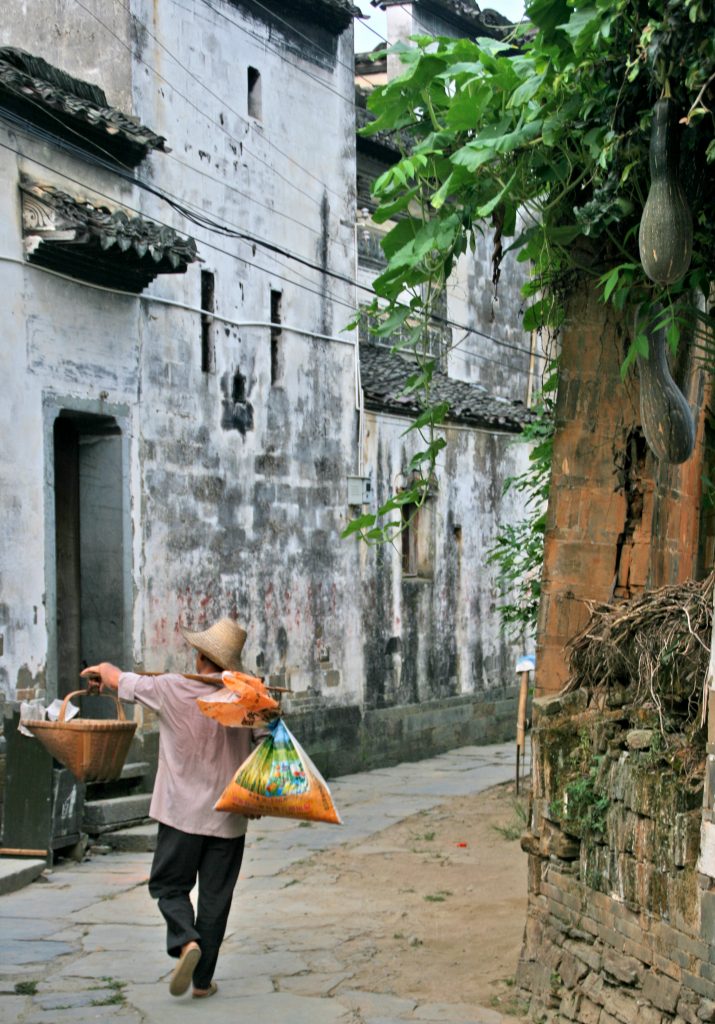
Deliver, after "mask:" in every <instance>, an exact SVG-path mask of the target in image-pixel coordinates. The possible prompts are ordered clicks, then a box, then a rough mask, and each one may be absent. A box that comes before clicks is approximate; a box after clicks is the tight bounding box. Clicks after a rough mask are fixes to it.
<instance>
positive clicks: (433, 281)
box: [344, 0, 715, 543]
mask: <svg viewBox="0 0 715 1024" xmlns="http://www.w3.org/2000/svg"><path fill="white" fill-rule="evenodd" d="M392 52H393V53H399V56H400V58H401V60H402V62H403V64H404V71H403V73H402V74H401V75H400V76H399V77H397V78H395V79H393V80H392V81H390V82H388V83H387V84H386V85H384V86H381V87H380V88H377V89H375V90H374V91H373V92H372V94H371V95H370V97H369V100H368V106H369V108H370V110H371V111H372V114H373V115H374V121H373V122H372V123H371V124H369V125H368V126H367V127H365V128H364V129H363V132H364V133H365V134H366V135H370V134H374V133H378V132H390V133H395V137H399V138H401V139H408V140H409V146H406V147H405V149H404V153H403V156H402V159H401V160H399V161H398V162H397V163H396V164H394V166H392V167H390V168H389V169H388V170H387V171H386V172H385V173H384V174H383V175H382V176H381V177H380V178H379V179H378V180H377V181H376V182H375V185H374V197H375V198H376V200H377V201H378V205H377V210H376V212H375V214H374V219H375V220H376V221H377V222H378V223H382V224H389V225H391V226H390V229H389V231H388V232H387V234H386V235H385V237H384V239H383V242H382V245H383V250H384V254H385V257H386V259H387V266H386V267H385V269H384V270H383V272H382V273H381V274H380V275H379V276H378V277H377V278H376V280H375V281H374V290H375V293H376V298H375V300H374V301H373V303H372V305H371V307H369V309H368V313H369V315H370V317H371V318H372V319H373V320H374V321H376V322H377V323H378V324H379V326H378V328H377V330H378V333H380V334H382V335H383V336H384V337H387V338H389V337H390V336H391V334H392V333H393V332H394V331H395V330H396V329H397V328H398V327H400V328H404V329H403V330H401V333H400V341H399V347H400V349H406V350H408V351H411V352H413V353H414V354H415V356H416V358H417V368H416V372H415V375H414V376H413V378H412V380H411V381H410V384H409V387H411V388H412V389H414V390H416V391H420V392H421V395H422V412H421V414H420V416H419V418H418V419H417V420H416V421H415V423H413V424H412V427H411V428H410V429H411V430H417V431H421V432H423V433H424V440H425V443H424V446H423V447H422V449H421V450H420V452H418V454H417V455H416V456H415V457H414V458H413V462H412V465H411V471H414V474H415V475H414V486H413V487H412V489H411V490H410V489H407V490H403V491H401V492H400V493H399V494H393V495H391V496H390V497H389V498H388V499H387V500H386V501H383V503H382V504H381V505H380V508H379V509H378V511H377V513H375V514H372V513H371V514H369V515H365V516H361V517H359V518H357V519H356V520H354V521H353V522H352V523H350V524H349V525H348V527H347V529H346V530H345V531H344V535H345V536H347V535H350V534H357V535H358V536H361V537H362V538H364V539H366V540H368V542H370V543H380V542H381V541H383V540H389V539H391V538H392V537H394V535H395V531H399V530H400V529H401V528H402V526H403V522H402V518H401V516H399V515H395V512H396V511H398V510H399V509H400V507H401V504H402V503H407V504H410V505H417V504H419V502H420V501H423V500H424V497H425V495H426V494H427V493H428V491H429V488H430V486H431V483H430V482H431V481H432V480H433V479H434V475H435V472H436V468H437V463H438V459H439V456H440V452H441V451H442V448H443V447H444V443H443V439H442V437H441V436H440V429H439V428H440V425H441V424H442V423H444V421H445V418H446V417H447V415H448V410H447V409H446V408H445V407H444V406H443V405H437V404H433V403H432V401H431V398H430V381H431V379H432V374H433V372H434V366H435V362H434V358H433V357H432V356H430V354H429V348H428V346H427V345H426V343H425V339H426V337H427V335H428V331H429V329H430V325H431V324H433V323H434V321H435V318H436V317H437V316H438V313H437V311H436V307H435V298H436V296H437V295H438V294H439V293H440V290H441V289H442V288H443V287H444V285H445V283H446V282H447V281H448V280H449V278H450V274H451V273H452V271H453V270H454V268H455V266H456V263H457V261H458V260H459V258H460V257H461V256H463V255H464V254H465V253H467V252H469V251H470V250H472V251H473V250H474V249H475V247H476V243H477V238H478V236H479V235H480V234H482V233H485V232H486V233H487V234H488V236H489V237H492V236H493V235H494V234H495V235H496V240H497V242H498V248H499V250H501V249H502V247H503V250H504V252H506V251H510V250H511V251H514V252H515V253H516V256H517V259H518V260H519V261H522V262H524V263H525V264H527V266H528V268H529V277H528V281H527V283H526V284H525V285H524V287H523V296H524V299H525V312H524V318H523V326H524V328H525V330H527V331H529V330H538V329H540V328H546V329H548V330H550V331H552V332H554V331H558V329H559V328H560V326H561V325H562V323H563V319H564V310H565V304H566V301H567V299H568V296H569V294H570V293H571V292H572V291H573V289H574V288H575V287H576V286H577V285H579V283H580V282H583V281H584V280H591V281H592V282H593V283H594V284H595V286H596V287H597V288H598V289H599V291H600V295H601V297H602V300H603V302H604V303H608V304H610V305H611V306H612V307H614V308H615V309H616V310H617V311H618V312H619V313H622V314H623V318H624V322H627V323H628V324H635V325H636V326H635V327H634V328H633V329H632V332H631V337H630V343H629V347H628V350H627V353H626V355H625V359H624V362H623V367H622V373H623V376H624V377H625V376H626V375H627V374H628V373H629V372H630V371H631V368H632V367H633V365H634V364H635V363H636V361H637V360H638V359H639V358H640V359H641V360H647V358H648V354H649V351H650V347H651V346H650V343H649V337H650V336H651V332H652V329H654V328H655V329H661V328H662V329H663V330H664V331H665V335H666V339H667V343H668V345H669V347H670V349H671V350H673V351H674V350H676V349H677V347H678V345H679V343H680V341H681V338H683V337H687V339H688V341H689V343H691V344H692V345H693V346H694V347H695V348H696V349H706V348H707V347H708V346H709V345H710V344H711V328H712V325H713V320H712V318H711V317H710V315H709V308H708V303H709V302H710V300H711V294H712V291H711V290H712V285H713V279H714V277H715V229H714V228H715V187H713V186H714V185H715V172H714V168H715V118H714V116H713V110H715V11H714V10H713V3H712V0H590V2H583V3H582V2H579V0H527V3H526V19H525V21H524V22H523V23H522V24H521V25H519V26H517V27H516V28H515V29H514V31H513V32H512V34H511V35H510V36H509V37H508V38H505V39H504V40H502V41H495V40H492V39H477V40H475V41H474V40H467V39H450V38H444V37H441V38H437V39H433V38H427V37H416V38H413V39H412V40H411V41H410V42H409V44H400V45H398V46H395V47H394V48H393V51H392ZM664 97H667V98H664ZM659 102H660V103H661V104H663V103H665V104H666V105H667V110H666V108H659V107H658V104H659ZM654 108H655V114H654ZM664 113H667V118H666V120H667V123H668V131H669V133H670V134H669V136H668V143H667V145H666V147H665V152H664V156H665V175H666V179H667V180H668V183H669V184H673V183H675V184H677V190H678V193H679V195H680V197H681V198H682V200H683V202H684V203H685V204H686V206H687V209H688V211H689V212H690V215H691V218H692V242H690V240H689V237H688V238H686V237H685V235H688V236H689V229H688V227H687V224H685V222H684V220H683V218H681V219H680V221H678V218H675V221H676V222H677V223H675V226H674V227H671V228H670V229H668V230H670V231H671V235H670V238H669V239H668V240H669V241H670V242H671V243H672V244H673V246H674V247H675V248H679V249H681V250H684V249H689V250H690V253H689V259H688V260H683V259H681V261H680V263H679V265H678V272H677V274H675V273H668V274H667V275H665V276H663V275H662V274H661V275H659V274H656V275H655V280H654V279H653V277H652V275H651V276H648V273H647V272H646V271H647V269H648V268H647V267H646V268H645V269H644V266H643V264H642V262H641V253H640V252H639V244H638V234H639V228H640V225H641V218H642V214H643V210H644V206H646V200H647V198H648V195H649V192H650V191H651V173H650V165H651V164H652V155H651V130H652V126H653V122H654V117H655V119H656V124H657V123H658V118H659V117H662V116H663V115H664ZM653 130H654V131H656V129H653ZM676 143H677V149H678V150H679V159H678V161H677V166H676V163H675V157H674V156H673V152H674V150H675V148H676ZM669 161H670V162H669ZM657 163H658V167H659V168H660V162H658V161H657ZM655 205H656V207H657V205H658V202H657V197H656V200H655ZM681 212H682V211H681ZM659 223H660V222H659ZM658 230H661V228H660V227H659V228H658ZM651 248H652V247H651ZM647 262H648V259H647V257H646V263H647Z"/></svg>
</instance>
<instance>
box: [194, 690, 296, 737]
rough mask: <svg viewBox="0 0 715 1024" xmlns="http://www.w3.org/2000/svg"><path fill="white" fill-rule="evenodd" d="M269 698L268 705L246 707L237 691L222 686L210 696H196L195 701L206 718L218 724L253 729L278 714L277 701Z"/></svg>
mask: <svg viewBox="0 0 715 1024" xmlns="http://www.w3.org/2000/svg"><path fill="white" fill-rule="evenodd" d="M270 699H271V701H272V704H271V706H269V707H266V708H252V707H246V704H245V702H244V701H242V700H241V698H240V697H239V695H238V694H237V693H234V691H233V690H229V689H228V687H226V686H224V688H223V689H222V690H217V692H216V693H212V694H211V696H210V697H198V698H197V700H196V703H197V704H198V706H199V710H200V711H201V712H202V713H203V714H204V715H206V717H207V718H213V720H214V721H215V722H218V723H219V725H226V726H229V727H234V728H235V727H237V726H238V727H242V728H245V729H253V728H255V727H257V726H263V725H265V724H266V722H270V721H271V720H272V719H274V718H275V717H276V716H277V715H278V714H279V707H278V703H277V702H276V701H274V700H273V698H270Z"/></svg>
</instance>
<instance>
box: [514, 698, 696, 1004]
mask: <svg viewBox="0 0 715 1024" xmlns="http://www.w3.org/2000/svg"><path fill="white" fill-rule="evenodd" d="M619 699H621V698H619ZM534 717H535V727H534V734H533V741H534V773H533V794H532V813H531V817H530V827H529V831H528V832H527V833H526V834H525V836H524V837H523V839H522V846H523V847H524V849H525V850H526V851H527V853H528V855H529V903H528V914H527V924H526V929H525V938H524V949H523V952H522V957H521V960H520V964H519V969H518V974H517V984H518V986H519V987H520V988H521V989H522V994H524V995H525V996H526V997H527V998H528V999H529V1001H530V1015H531V1017H532V1019H534V1020H538V1021H541V1022H545V1024H569V1022H575V1021H578V1022H580V1024H699V1022H701V1021H715V946H714V945H713V944H712V943H713V937H714V936H715V931H714V928H715V882H714V881H713V878H712V877H711V875H710V874H709V873H708V874H706V873H705V870H706V866H705V865H704V863H703V858H702V856H701V852H700V830H701V822H702V817H703V815H702V787H701V786H700V782H701V781H702V780H699V781H698V780H695V781H694V782H693V781H690V782H688V781H686V780H685V779H684V778H683V777H680V776H677V775H675V774H674V773H673V772H671V771H669V770H668V769H667V767H664V766H663V765H662V764H661V763H660V762H659V760H658V756H657V748H658V742H657V731H656V730H653V729H650V728H638V726H639V725H643V721H642V719H643V717H644V716H643V712H642V709H638V708H629V707H627V706H623V705H621V706H618V700H615V701H614V703H613V706H609V705H608V704H607V705H606V706H605V707H604V706H603V705H600V706H595V705H593V706H591V707H589V706H588V695H587V693H586V691H585V690H580V691H576V692H575V693H572V694H569V695H567V696H565V697H551V698H541V699H537V700H536V701H535V704H534ZM584 780H586V781H584Z"/></svg>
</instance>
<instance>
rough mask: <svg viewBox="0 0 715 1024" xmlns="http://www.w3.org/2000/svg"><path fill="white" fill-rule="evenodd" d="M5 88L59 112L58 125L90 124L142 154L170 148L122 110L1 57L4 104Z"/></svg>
mask: <svg viewBox="0 0 715 1024" xmlns="http://www.w3.org/2000/svg"><path fill="white" fill-rule="evenodd" d="M3 92H4V93H6V94H9V95H10V96H12V97H14V98H15V99H16V100H17V101H20V102H22V103H24V104H26V105H28V106H29V107H30V108H32V107H33V106H35V107H36V108H39V110H45V111H47V113H48V116H54V115H59V116H60V118H61V120H60V122H59V124H58V127H60V126H61V125H62V123H63V121H64V122H67V121H70V122H72V121H73V122H75V123H76V124H78V125H80V126H82V127H83V128H84V129H85V131H86V129H87V128H89V129H90V130H91V131H92V132H93V133H96V134H97V135H99V136H105V137H106V138H107V139H108V140H109V141H110V142H112V143H113V144H114V145H116V140H117V139H121V141H122V142H123V143H125V144H126V145H127V146H129V147H130V148H133V149H136V150H138V151H139V153H138V155H139V156H141V157H142V158H143V156H146V154H147V153H148V152H149V151H150V150H153V149H154V150H160V151H162V152H169V150H168V148H167V146H166V140H165V138H164V137H163V136H162V135H157V133H156V132H153V131H152V130H151V129H150V128H148V127H146V125H142V124H139V123H138V122H136V121H134V120H133V119H132V118H130V117H129V116H128V115H127V114H125V113H123V112H122V111H121V110H117V109H116V108H115V107H102V106H100V105H98V104H96V103H94V102H92V101H91V100H89V99H85V98H82V97H80V96H76V95H73V94H71V93H68V92H65V91H64V90H62V89H60V88H59V87H58V86H56V85H54V84H52V83H50V82H46V81H44V80H43V79H40V78H36V77H34V76H32V75H29V74H27V73H26V72H24V71H21V70H19V69H18V68H16V67H14V66H13V65H12V64H9V63H8V62H7V61H3V60H1V59H0V107H1V106H2V105H3V104H2V93H3ZM30 113H32V110H31V109H30ZM70 130H71V128H70ZM137 162H138V161H137Z"/></svg>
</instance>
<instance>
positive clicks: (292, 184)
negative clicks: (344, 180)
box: [75, 0, 343, 206]
mask: <svg viewBox="0 0 715 1024" xmlns="http://www.w3.org/2000/svg"><path fill="white" fill-rule="evenodd" d="M75 2H76V3H77V4H78V5H79V6H80V7H81V8H82V9H83V10H85V11H86V12H87V14H89V15H90V16H91V17H92V18H94V19H95V21H97V22H99V24H100V25H102V26H103V27H104V28H105V29H106V30H107V32H109V34H110V35H111V36H113V37H114V38H115V39H116V40H117V41H118V42H119V43H120V45H121V46H123V47H124V48H125V49H126V50H128V51H129V53H131V54H132V57H133V58H134V59H136V60H138V61H139V62H140V63H141V64H143V65H144V66H145V67H146V68H148V69H149V71H151V72H152V73H153V74H154V75H156V77H157V78H159V79H160V80H161V81H162V82H164V83H166V85H168V86H169V88H170V89H172V90H173V91H174V92H175V93H176V95H177V96H180V97H181V98H182V99H183V100H184V102H185V103H188V104H189V106H190V107H191V108H192V109H193V110H195V111H196V112H197V113H199V114H201V116H202V117H205V118H206V120H207V121H208V122H209V123H210V124H212V125H214V126H215V127H216V128H218V129H219V131H220V132H222V133H223V134H224V135H226V137H227V138H229V139H230V140H231V141H232V142H234V143H236V144H238V145H239V146H241V147H243V142H242V140H241V139H237V138H235V136H233V135H231V133H230V132H229V131H228V130H227V129H226V128H225V127H224V126H223V125H222V124H221V123H220V122H219V121H215V120H214V119H213V118H212V117H210V116H209V115H208V114H207V113H206V111H205V110H204V109H202V108H201V107H199V106H197V105H196V104H195V103H194V102H193V100H191V99H189V97H188V96H186V95H185V94H184V93H182V92H181V90H180V89H178V88H177V87H176V86H175V85H174V84H173V83H172V82H170V81H169V79H168V78H166V77H165V76H164V75H162V74H161V72H160V71H157V70H156V68H155V67H153V66H152V65H151V64H148V63H147V62H146V61H145V60H144V58H143V57H140V56H139V55H138V54H136V53H135V52H134V50H133V48H132V47H131V46H130V45H129V44H128V43H126V42H125V41H124V39H122V37H121V36H119V35H117V33H116V32H115V31H114V30H113V29H112V28H110V27H109V25H107V23H106V22H104V21H102V19H101V18H100V17H99V15H97V14H95V13H94V11H91V10H90V9H89V8H88V7H87V6H86V5H85V4H84V3H83V2H82V0H75ZM137 23H138V24H140V25H143V22H141V21H139V20H138V19H137ZM147 31H148V29H147ZM178 63H179V64H180V66H181V67H182V68H183V65H182V64H181V63H180V62H178ZM184 71H185V72H186V74H188V75H189V76H190V77H192V78H195V76H194V75H192V74H191V72H190V71H188V70H187V69H186V68H184ZM196 81H199V80H198V79H196ZM199 84H201V85H203V83H201V82H200V81H199ZM204 88H206V87H205V86H204ZM212 95H213V94H212ZM221 102H222V104H223V105H224V106H225V107H226V109H227V110H230V111H231V113H233V114H234V115H235V116H236V117H238V118H239V120H242V121H243V122H244V124H246V125H250V122H249V121H247V120H246V118H244V117H242V115H241V114H239V113H238V112H237V111H235V110H233V109H232V108H231V107H229V105H228V104H227V103H225V101H224V100H223V99H221ZM269 145H272V146H273V148H274V149H275V150H276V152H278V153H280V154H281V156H283V157H284V159H286V160H287V161H288V162H289V163H291V164H293V166H294V167H297V168H298V169H299V170H300V171H303V172H304V173H306V174H308V175H309V176H310V177H313V178H315V175H313V174H311V172H310V171H308V170H307V169H306V168H305V167H303V166H301V164H299V163H297V162H296V161H295V160H293V159H292V158H291V157H290V156H288V155H287V154H285V153H283V152H282V151H281V150H280V149H278V147H277V146H275V144H273V143H269ZM248 152H249V153H250V155H251V156H252V157H253V158H254V159H255V160H256V161H257V162H258V163H260V164H263V166H264V167H267V168H268V170H269V171H270V172H271V174H274V175H275V176H276V177H278V178H280V179H281V180H282V181H284V182H285V183H286V184H287V185H290V187H291V188H294V189H295V190H296V191H297V192H300V193H301V194H302V195H304V196H305V197H306V198H307V199H309V200H310V201H311V202H312V203H315V205H316V206H320V204H321V200H319V199H316V198H315V196H313V195H311V194H310V193H309V192H306V191H305V189H303V188H301V187H300V186H299V185H297V184H296V183H295V182H294V181H291V179H290V178H287V177H286V176H285V175H284V174H281V172H280V171H278V170H277V169H276V168H275V167H272V166H271V165H270V164H269V163H268V162H267V161H266V160H263V159H262V158H261V157H260V156H258V155H257V154H256V153H254V152H252V151H251V150H248ZM315 180H316V181H319V179H318V178H315ZM323 187H325V186H323ZM331 191H332V190H331ZM334 194H335V195H338V193H334ZM341 198H343V197H341Z"/></svg>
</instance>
